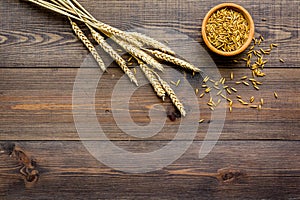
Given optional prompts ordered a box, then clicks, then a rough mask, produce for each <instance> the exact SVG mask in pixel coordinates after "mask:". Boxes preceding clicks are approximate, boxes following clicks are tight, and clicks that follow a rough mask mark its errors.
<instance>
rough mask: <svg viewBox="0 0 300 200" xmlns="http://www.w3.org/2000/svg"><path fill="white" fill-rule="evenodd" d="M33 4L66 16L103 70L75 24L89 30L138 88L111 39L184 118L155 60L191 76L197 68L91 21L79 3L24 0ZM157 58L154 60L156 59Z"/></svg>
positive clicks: (148, 41)
mask: <svg viewBox="0 0 300 200" xmlns="http://www.w3.org/2000/svg"><path fill="white" fill-rule="evenodd" d="M26 1H28V2H32V3H35V4H37V5H40V6H42V7H44V8H47V9H50V10H52V11H54V12H57V13H60V14H62V15H64V16H66V17H68V19H69V21H70V24H71V26H72V29H73V31H74V33H75V34H76V35H77V37H78V38H79V39H80V40H81V41H82V43H83V44H84V45H85V46H86V47H87V49H88V50H89V51H90V53H91V54H92V55H93V57H94V58H95V60H96V62H97V63H98V65H99V67H100V69H101V70H103V71H106V67H105V64H104V62H103V60H102V58H101V56H100V55H99V53H98V52H97V50H96V48H95V47H94V46H93V43H92V42H91V41H90V40H89V39H88V37H87V36H86V35H85V34H84V32H83V31H82V30H81V28H80V27H79V26H78V24H77V23H76V21H80V22H83V23H84V24H85V25H86V26H87V27H88V29H89V31H90V33H91V35H92V37H93V39H94V40H95V41H96V42H97V43H98V44H99V46H100V47H101V48H102V49H103V50H104V51H105V52H106V53H107V54H109V55H110V56H111V57H112V58H113V59H114V60H115V62H116V63H117V64H118V65H119V66H120V68H121V69H122V70H123V71H124V73H125V74H126V75H127V76H128V78H129V79H130V80H131V81H132V82H133V83H135V84H136V85H137V86H138V81H137V79H136V77H135V75H134V73H132V72H131V70H130V69H129V67H128V63H127V62H126V61H125V60H124V59H123V58H122V57H121V55H119V53H117V51H116V50H114V49H113V47H112V46H110V45H109V44H108V43H107V42H106V41H105V38H104V37H109V38H111V39H112V40H113V41H114V42H115V43H117V44H118V45H119V46H120V47H122V48H123V49H124V50H126V51H127V52H128V53H129V54H131V56H132V57H133V58H134V59H136V60H137V62H138V63H139V66H140V69H141V71H142V72H143V73H144V74H145V76H146V78H147V79H148V80H149V82H150V84H151V85H152V87H153V89H154V91H155V92H156V94H157V96H158V97H160V98H162V100H164V99H165V96H166V95H168V96H169V97H170V99H171V101H172V102H173V104H174V105H175V106H176V108H177V109H178V110H179V111H180V113H181V115H182V116H185V115H186V112H185V110H184V106H183V104H182V103H181V102H180V100H179V99H178V97H177V96H176V94H175V93H174V91H173V90H172V89H171V87H170V85H169V84H168V83H167V82H166V81H164V80H163V79H162V78H161V77H160V76H159V74H158V73H157V71H163V69H164V67H163V65H162V64H161V63H160V62H159V60H162V61H167V62H170V63H173V64H175V65H176V66H178V67H181V68H182V69H184V70H189V71H191V72H192V73H196V72H200V69H199V68H197V67H195V66H194V65H192V64H191V63H189V62H187V61H185V60H182V59H180V58H177V57H176V56H175V52H174V51H172V50H171V49H170V48H169V47H168V46H166V45H165V44H163V43H161V42H159V41H157V40H155V39H153V38H150V37H148V36H146V35H144V34H140V33H136V32H126V31H122V30H119V29H117V28H115V27H112V26H109V25H108V24H105V23H103V22H101V21H99V20H97V19H95V18H94V17H93V16H92V15H91V14H90V13H89V12H88V11H87V10H86V9H85V8H84V7H83V6H82V5H81V4H80V3H79V2H77V1H76V0H26ZM157 59H158V60H157Z"/></svg>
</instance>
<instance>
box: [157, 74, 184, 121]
mask: <svg viewBox="0 0 300 200" xmlns="http://www.w3.org/2000/svg"><path fill="white" fill-rule="evenodd" d="M153 73H154V74H155V75H156V77H157V78H158V80H159V82H160V83H161V85H162V87H163V89H164V90H165V91H166V92H167V94H168V95H169V97H170V99H171V101H172V103H173V104H174V105H175V107H176V108H177V109H178V110H179V112H180V114H181V115H182V116H183V117H185V116H186V112H185V109H184V106H183V104H182V103H181V102H180V100H179V99H178V97H177V96H176V94H175V92H174V90H173V89H172V88H171V86H170V85H169V84H168V83H167V82H166V81H164V80H163V79H162V78H160V76H159V75H158V74H157V73H156V72H153Z"/></svg>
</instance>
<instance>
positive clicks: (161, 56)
mask: <svg viewBox="0 0 300 200" xmlns="http://www.w3.org/2000/svg"><path fill="white" fill-rule="evenodd" d="M146 51H148V52H149V53H151V54H153V55H154V56H155V57H156V58H158V59H161V60H164V61H167V62H170V63H173V64H175V65H177V66H180V67H182V68H184V69H188V70H191V71H194V72H201V70H200V69H199V68H197V67H195V66H194V65H192V64H191V63H188V62H186V61H184V60H182V59H180V58H176V57H174V56H172V55H168V54H166V53H163V52H160V51H157V50H148V49H147V50H146Z"/></svg>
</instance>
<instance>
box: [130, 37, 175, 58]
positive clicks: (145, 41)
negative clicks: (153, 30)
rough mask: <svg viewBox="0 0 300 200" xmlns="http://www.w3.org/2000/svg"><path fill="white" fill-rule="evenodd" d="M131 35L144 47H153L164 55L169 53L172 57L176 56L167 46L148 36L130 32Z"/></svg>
mask: <svg viewBox="0 0 300 200" xmlns="http://www.w3.org/2000/svg"><path fill="white" fill-rule="evenodd" d="M130 35H132V36H133V37H134V38H136V39H137V40H138V41H139V42H141V43H143V44H144V45H148V46H151V47H153V48H155V49H159V50H161V51H162V52H164V53H168V54H171V55H175V52H174V51H173V50H172V49H170V48H169V47H168V46H167V45H165V44H163V43H161V42H159V41H157V40H155V39H153V38H151V37H148V36H147V35H144V34H141V33H138V32H130Z"/></svg>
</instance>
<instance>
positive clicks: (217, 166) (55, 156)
mask: <svg viewBox="0 0 300 200" xmlns="http://www.w3.org/2000/svg"><path fill="white" fill-rule="evenodd" d="M102 143H103V142H102ZM103 144H104V143H103ZM15 145H16V146H17V147H19V149H22V151H24V152H25V153H26V154H27V155H28V156H30V157H34V159H35V161H36V163H37V164H36V166H37V167H36V170H38V171H39V180H38V181H37V182H35V183H34V184H32V185H30V188H27V187H26V186H28V185H27V184H28V183H27V184H26V183H24V180H23V178H22V175H21V174H20V173H19V168H21V164H18V161H16V160H15V157H9V156H8V153H7V151H6V148H3V147H4V146H6V147H7V146H9V145H8V143H3V142H2V143H1V146H0V150H1V151H2V154H1V155H0V157H1V159H0V169H1V171H0V180H1V181H0V191H1V193H0V196H1V197H2V198H5V197H9V198H17V197H25V196H26V198H30V199H44V198H46V199H47V198H49V197H51V198H55V199H56V198H72V199H77V198H88V199H96V198H101V199H102V198H147V197H148V196H151V197H152V198H165V199H172V198H180V199H196V198H224V199H228V198H230V199H232V198H235V199H246V198H247V199H274V198H281V199H282V198H283V199H285V198H289V199H295V198H296V199H297V198H298V197H299V192H300V190H299V187H298V186H299V183H300V169H299V162H300V160H299V159H300V156H299V152H300V151H299V150H300V149H299V142H297V141H286V142H284V141H253V142H251V141H247V142H245V141H223V142H218V144H217V145H216V146H215V147H214V149H213V151H212V152H211V153H210V154H209V155H208V156H206V157H205V158H204V159H202V160H199V158H198V151H199V148H200V145H201V142H194V143H193V145H192V146H191V147H190V148H189V150H188V151H187V152H186V153H185V154H184V155H183V156H182V157H181V158H180V159H178V160H177V161H175V162H174V163H173V164H171V165H169V166H167V167H165V168H163V169H161V170H159V171H155V172H149V173H145V174H127V173H122V172H120V171H116V170H114V169H111V168H109V167H107V166H105V165H103V164H102V163H100V162H98V161H97V160H96V159H94V157H92V156H91V155H90V154H89V153H88V152H87V151H86V149H85V148H84V146H83V145H82V144H81V143H80V142H62V141H60V142H30V141H28V142H18V143H15ZM115 145H118V146H120V147H121V148H125V149H127V150H128V151H132V152H141V151H148V150H153V148H160V147H161V145H167V143H165V142H160V141H156V142H151V141H148V142H147V141H146V142H136V141H128V142H126V141H123V142H116V143H115ZM110 156H114V155H110ZM128 163H131V160H130V158H128ZM129 166H130V165H129ZM154 180H155V181H154Z"/></svg>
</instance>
